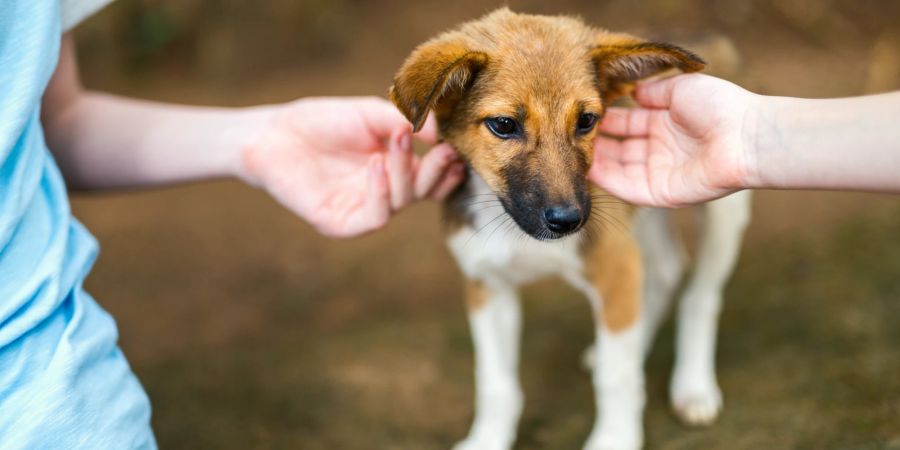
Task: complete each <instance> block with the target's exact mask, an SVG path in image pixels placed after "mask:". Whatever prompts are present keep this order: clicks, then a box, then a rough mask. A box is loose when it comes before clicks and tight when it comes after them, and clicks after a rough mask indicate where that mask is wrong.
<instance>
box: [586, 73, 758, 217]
mask: <svg viewBox="0 0 900 450" xmlns="http://www.w3.org/2000/svg"><path fill="white" fill-rule="evenodd" d="M634 98H635V100H636V101H637V103H638V105H639V107H637V108H633V109H625V108H610V109H609V110H608V111H607V113H606V116H605V118H604V119H603V122H602V123H601V124H600V128H599V129H600V131H601V133H604V134H606V135H605V136H604V135H601V136H599V137H598V138H597V139H596V141H595V145H594V149H595V152H594V164H593V166H592V167H591V171H590V173H589V175H588V177H589V178H590V179H591V180H592V181H593V182H595V183H597V184H598V185H600V187H602V188H603V189H605V190H607V191H608V192H609V193H611V194H613V195H615V196H617V197H620V198H622V199H624V200H626V201H628V202H631V203H635V204H641V205H648V206H661V207H678V206H684V205H687V204H692V203H698V202H704V201H708V200H713V199H716V198H719V197H723V196H725V195H728V194H730V193H731V192H734V191H736V190H738V189H741V188H744V187H746V186H745V183H746V180H747V179H748V177H749V176H750V175H751V174H750V173H749V172H750V171H751V168H752V167H753V166H754V164H755V161H754V156H753V150H752V147H753V146H752V145H751V144H750V143H751V142H753V141H752V139H753V138H752V136H753V134H752V130H750V128H752V126H753V121H754V120H755V119H754V111H755V108H756V105H757V96H756V94H753V93H751V92H749V91H746V90H744V89H743V88H741V87H739V86H737V85H735V84H732V83H730V82H727V81H725V80H721V79H718V78H714V77H710V76H707V75H700V74H689V75H678V76H675V77H671V78H665V79H661V80H654V81H646V82H643V83H640V84H638V86H637V89H636V90H635V93H634ZM611 136H613V137H617V138H621V140H619V139H616V138H613V137H611ZM748 136H749V137H750V138H749V139H748Z"/></svg>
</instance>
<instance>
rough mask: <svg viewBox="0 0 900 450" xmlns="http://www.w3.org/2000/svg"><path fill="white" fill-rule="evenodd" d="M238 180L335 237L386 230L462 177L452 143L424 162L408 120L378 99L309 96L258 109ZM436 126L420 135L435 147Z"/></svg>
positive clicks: (440, 195) (436, 149)
mask: <svg viewBox="0 0 900 450" xmlns="http://www.w3.org/2000/svg"><path fill="white" fill-rule="evenodd" d="M251 114H255V117H256V119H255V120H251V121H249V123H251V124H252V125H250V126H248V135H249V136H250V137H249V139H248V141H247V142H248V143H247V145H245V146H244V149H243V150H242V152H241V163H240V164H239V166H240V168H239V169H238V173H239V176H240V177H241V178H242V179H244V180H245V181H246V182H248V183H250V184H252V185H256V186H260V187H263V188H264V189H266V190H267V191H268V192H269V193H270V194H271V195H272V196H273V197H275V199H276V200H278V201H279V202H280V203H281V204H282V205H284V206H285V207H287V208H288V209H289V210H291V211H293V212H294V213H296V214H297V215H299V216H300V217H302V218H304V219H306V220H307V221H308V222H309V223H311V224H312V225H313V226H314V227H315V228H316V229H317V230H318V231H319V232H320V233H322V234H324V235H326V236H330V237H352V236H356V235H359V234H363V233H366V232H368V231H372V230H374V229H377V228H380V227H382V226H384V225H385V224H386V223H387V221H388V219H389V218H390V216H391V214H392V213H393V212H396V211H399V210H400V209H401V208H403V207H405V206H407V205H409V204H410V203H411V202H412V201H413V200H417V199H424V198H432V199H443V198H444V197H446V196H447V195H448V194H449V193H450V192H451V191H452V190H453V189H454V188H455V187H456V186H457V185H458V184H459V182H460V181H461V180H462V179H463V177H464V166H463V164H462V163H461V162H458V156H457V155H456V153H455V151H454V150H453V149H452V148H451V147H450V146H449V145H448V144H439V145H437V146H435V147H434V148H432V149H431V150H430V151H429V152H428V153H427V154H425V155H424V156H422V157H421V158H420V157H419V156H417V155H415V154H414V153H413V151H412V144H411V134H412V130H411V127H410V125H409V123H408V122H407V120H406V119H405V118H404V117H403V116H402V115H401V114H400V112H398V111H397V109H396V108H394V106H393V105H391V104H390V103H389V102H387V101H386V100H383V99H381V98H377V97H360V98H307V99H301V100H297V101H295V102H292V103H288V104H285V105H276V106H270V107H261V108H260V109H258V110H256V111H255V112H252V113H251ZM435 135H436V131H435V127H434V124H433V123H430V124H428V125H426V127H425V129H423V130H422V132H420V133H418V134H417V135H416V137H417V138H419V139H421V140H423V141H425V142H428V143H432V144H433V143H435V140H436V137H435Z"/></svg>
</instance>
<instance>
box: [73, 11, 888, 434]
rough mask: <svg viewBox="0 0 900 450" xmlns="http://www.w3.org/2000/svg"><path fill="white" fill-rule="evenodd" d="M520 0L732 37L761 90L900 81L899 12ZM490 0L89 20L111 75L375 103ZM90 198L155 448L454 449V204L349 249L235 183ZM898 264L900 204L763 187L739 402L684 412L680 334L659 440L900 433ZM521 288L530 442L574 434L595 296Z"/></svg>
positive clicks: (228, 96) (464, 362) (664, 376)
mask: <svg viewBox="0 0 900 450" xmlns="http://www.w3.org/2000/svg"><path fill="white" fill-rule="evenodd" d="M508 4H509V5H510V6H511V7H512V8H513V9H515V10H521V11H529V12H541V13H575V14H579V15H581V16H583V17H585V18H586V19H587V20H589V21H590V22H592V23H595V24H598V25H602V26H605V27H608V28H612V29H617V30H629V31H633V32H636V33H640V34H643V35H651V36H663V37H665V36H685V35H691V34H693V35H697V34H699V35H703V34H707V33H725V34H727V35H728V36H730V37H731V38H732V39H733V40H734V42H735V44H736V45H737V47H738V49H739V51H740V53H741V55H742V57H743V60H744V65H743V66H742V68H741V70H740V72H739V74H738V75H737V76H736V81H738V82H740V83H741V84H743V85H745V86H747V87H748V88H751V89H753V90H756V91H759V92H763V93H767V94H773V95H795V96H809V97H830V96H843V95H858V94H864V93H871V92H880V91H885V90H891V89H897V88H898V87H900V56H898V55H900V32H898V25H897V24H898V23H900V3H898V2H888V1H875V0H867V1H859V0H857V1H849V0H848V1H837V0H832V1H824V0H823V1H817V0H803V1H800V0H797V1H788V0H756V1H747V2H730V1H725V0H719V1H699V0H695V1H687V0H646V1H626V0H618V1H606V2H602V1H592V2H588V1H561V2H537V1H509V2H508ZM497 5H499V3H495V2H476V1H474V0H467V1H462V2H442V1H434V0H425V1H417V2H402V1H399V0H391V1H385V2H378V3H377V4H375V3H374V2H363V1H360V0H357V1H347V0H336V1H329V2H326V1H324V0H317V1H308V2H293V1H288V0H269V1H265V2H240V1H217V0H182V1H178V0H159V1H153V0H119V1H118V2H116V3H115V4H113V5H112V6H110V7H108V8H107V9H106V10H105V11H103V12H102V13H101V14H100V15H98V16H96V17H94V18H92V19H90V20H89V21H88V22H86V23H85V24H84V25H83V26H81V27H80V29H79V30H78V33H77V35H78V40H79V51H80V53H81V63H82V71H83V77H84V80H85V83H86V84H87V85H88V86H90V87H92V88H95V89H102V90H107V91H111V92H116V93H121V94H126V95H132V96H138V97H142V98H149V99H156V100H164V101H174V102H181V103H200V104H214V105H234V106H240V105H249V104H255V103H261V102H276V101H287V100H290V99H293V98H296V97H300V96H308V95H356V94H366V95H367V94H373V93H374V94H382V93H384V92H385V90H386V87H387V86H388V84H389V82H390V79H391V76H392V74H393V71H394V70H395V69H396V67H397V66H398V65H399V64H400V62H401V61H402V59H403V57H404V56H405V55H406V54H407V53H408V51H409V50H411V49H412V48H413V47H414V46H415V45H416V44H417V43H419V42H421V41H422V40H424V39H426V38H428V37H429V36H430V35H432V34H434V33H435V32H437V31H439V30H442V29H445V28H448V27H451V26H453V25H455V24H456V23H458V22H460V21H462V20H466V19H469V18H473V17H476V16H478V15H480V14H482V13H484V12H486V11H488V10H490V9H492V8H493V7H494V6H497ZM854 150H855V149H849V148H848V149H847V152H848V157H852V153H853V151H854ZM73 207H74V210H75V214H76V216H77V217H79V218H80V219H81V220H82V221H83V222H84V223H85V224H86V225H87V226H88V228H90V229H91V230H92V231H93V232H94V234H95V235H96V236H97V237H98V239H99V240H100V242H101V248H102V252H101V257H100V259H99V261H98V263H97V265H96V267H95V269H94V271H93V273H92V275H91V276H90V278H89V279H88V282H87V286H88V289H89V290H90V291H91V292H92V293H93V294H94V296H95V297H96V298H97V299H98V301H99V302H100V303H101V304H102V305H103V306H104V307H106V308H107V309H108V310H109V311H110V312H112V314H113V315H114V316H115V317H116V318H117V319H118V323H119V328H120V333H121V346H122V347H123V349H124V351H125V353H126V354H127V355H128V356H129V358H130V361H131V363H132V365H133V368H134V370H135V371H136V372H137V374H138V376H139V377H140V378H141V380H142V381H143V383H144V386H145V387H146V389H147V391H148V393H149V395H150V397H151V399H152V402H153V405H154V422H153V425H154V428H155V431H156V434H157V438H158V440H159V443H160V445H161V447H162V448H173V449H181V448H184V449H198V448H217V449H218V448H221V449H248V448H257V449H281V448H302V449H416V450H419V449H445V448H449V447H450V446H451V445H452V443H453V442H455V441H456V440H457V439H460V438H462V437H464V436H465V433H466V431H467V427H468V424H469V420H470V418H471V414H472V407H473V392H472V349H471V343H470V340H469V333H468V328H467V325H466V321H465V316H464V312H463V307H462V302H461V301H460V295H461V289H460V286H461V283H460V277H459V275H458V272H457V270H456V268H455V266H454V263H453V262H452V261H451V259H450V258H449V255H448V253H447V251H446V250H445V249H444V246H443V244H442V242H441V232H440V220H439V214H438V207H437V206H436V205H431V204H423V205H419V206H416V207H414V208H411V209H410V210H408V211H405V212H403V213H402V214H400V215H399V217H397V220H395V221H393V222H392V224H391V225H390V226H389V227H388V228H387V229H386V230H384V231H383V232H379V233H377V234H374V235H371V236H368V237H364V238H361V239H357V240H352V241H340V242H334V241H329V240H326V239H323V238H321V237H319V236H317V235H316V234H315V233H314V232H312V230H311V229H310V228H309V227H308V226H306V225H305V224H304V223H302V222H301V221H299V220H297V219H296V218H294V217H293V216H291V215H290V214H289V213H287V212H286V211H284V210H283V209H281V208H280V207H279V206H278V205H276V204H275V203H274V202H273V201H272V200H271V199H269V198H268V197H267V196H266V195H264V194H263V193H261V192H259V191H256V190H253V189H251V188H248V187H245V186H242V185H239V184H237V183H235V182H227V181H226V182H214V183H205V184H198V185H191V186H183V187H177V188H169V189H164V190H157V191H152V192H137V193H112V194H78V195H75V196H74V199H73ZM685 214H686V215H689V213H685ZM898 274H900V200H898V199H897V198H896V197H894V198H892V197H889V196H879V195H870V194H847V193H844V194H837V193H808V192H793V193H788V192H760V193H759V194H758V195H757V196H756V201H755V216H754V221H753V225H752V227H751V229H750V231H749V233H748V237H747V241H746V245H745V247H744V253H743V255H742V257H741V261H740V264H739V266H738V268H737V272H736V274H735V276H734V278H733V280H732V282H731V283H730V285H729V287H728V289H727V291H726V296H727V304H726V306H725V309H724V311H723V313H722V324H721V337H720V346H719V374H720V383H721V386H722V389H723V392H724V395H725V403H726V406H725V411H724V414H723V415H722V417H721V419H720V420H719V422H718V423H716V424H715V425H713V426H711V427H709V428H705V429H701V430H693V429H688V428H685V427H682V426H681V425H679V424H678V423H677V422H676V421H675V419H674V418H673V417H672V415H671V414H670V413H669V411H668V407H667V404H666V395H667V383H668V375H669V373H670V370H671V366H672V359H673V352H672V347H673V345H672V329H671V324H670V325H668V326H667V327H666V329H665V330H664V331H663V333H662V334H661V336H660V339H659V341H658V342H657V345H656V348H655V350H654V352H653V354H652V356H651V358H650V360H649V362H648V364H647V373H648V382H647V387H648V406H647V412H646V429H647V447H648V448H650V449H729V450H730V449H900V376H898V374H900V326H898V321H900V281H898ZM524 303H525V309H524V311H525V329H524V337H523V349H524V351H523V358H522V361H523V365H522V370H521V373H522V378H523V381H524V387H525V391H526V396H527V400H526V410H525V413H524V417H523V420H522V424H521V427H520V434H519V441H518V444H517V448H519V449H576V448H580V446H581V445H582V444H583V441H584V439H585V438H586V436H587V433H588V432H589V429H590V425H591V423H592V420H593V404H592V394H591V388H590V381H589V377H588V375H587V374H586V373H585V372H584V371H583V370H581V369H580V367H579V363H578V361H579V355H580V352H581V351H582V350H583V348H584V347H585V346H586V345H587V344H588V342H589V341H590V339H591V335H592V326H591V321H590V312H589V308H588V305H587V303H586V302H585V301H584V300H583V299H582V298H580V297H579V295H577V294H576V293H575V292H574V291H572V290H570V289H568V288H566V287H564V286H563V285H561V284H559V283H556V282H547V283H541V284H539V285H537V286H536V287H535V288H534V289H530V290H528V291H527V292H526V295H525V300H524Z"/></svg>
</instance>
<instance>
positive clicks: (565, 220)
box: [544, 206, 584, 233]
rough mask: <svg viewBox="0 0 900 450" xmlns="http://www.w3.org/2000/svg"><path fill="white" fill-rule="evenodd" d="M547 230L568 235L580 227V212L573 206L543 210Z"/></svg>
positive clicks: (581, 218)
mask: <svg viewBox="0 0 900 450" xmlns="http://www.w3.org/2000/svg"><path fill="white" fill-rule="evenodd" d="M544 220H545V221H547V228H549V229H550V231H554V232H556V233H568V232H570V231H574V230H576V229H577V228H578V227H579V226H581V221H582V220H584V218H583V217H582V215H581V211H580V210H579V209H578V208H576V207H574V206H553V207H550V208H547V209H545V210H544Z"/></svg>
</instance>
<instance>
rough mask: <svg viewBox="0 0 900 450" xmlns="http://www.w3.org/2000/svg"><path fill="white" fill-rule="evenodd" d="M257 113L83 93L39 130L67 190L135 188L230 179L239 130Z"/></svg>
mask: <svg viewBox="0 0 900 450" xmlns="http://www.w3.org/2000/svg"><path fill="white" fill-rule="evenodd" d="M262 112H263V110H262V109H258V108H257V109H230V108H204V107H190V106H175V105H168V104H160V103H153V102H147V101H141V100H132V99H126V98H121V97H116V96H112V95H106V94H100V93H92V92H83V93H80V94H79V95H78V96H77V97H76V98H73V99H71V101H70V102H69V104H68V105H66V107H65V108H64V109H63V110H62V111H59V112H58V113H57V114H55V115H54V116H53V117H52V118H50V119H49V120H46V121H45V122H46V123H45V127H46V135H47V140H48V145H49V147H50V149H51V150H52V151H53V153H54V155H55V157H56V159H57V162H58V163H59V165H60V168H61V169H62V171H63V174H64V175H65V178H66V181H67V182H68V183H69V184H70V186H72V187H74V188H81V189H103V188H123V187H140V186H147V185H159V184H168V183H177V182H185V181H193V180H201V179H209V178H217V177H225V176H231V175H235V174H236V173H237V171H238V170H239V165H240V164H241V157H240V153H241V150H242V147H243V146H244V145H245V144H246V141H247V137H246V132H245V130H247V129H249V128H250V125H251V123H252V122H253V121H254V120H262V117H261V114H262Z"/></svg>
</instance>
